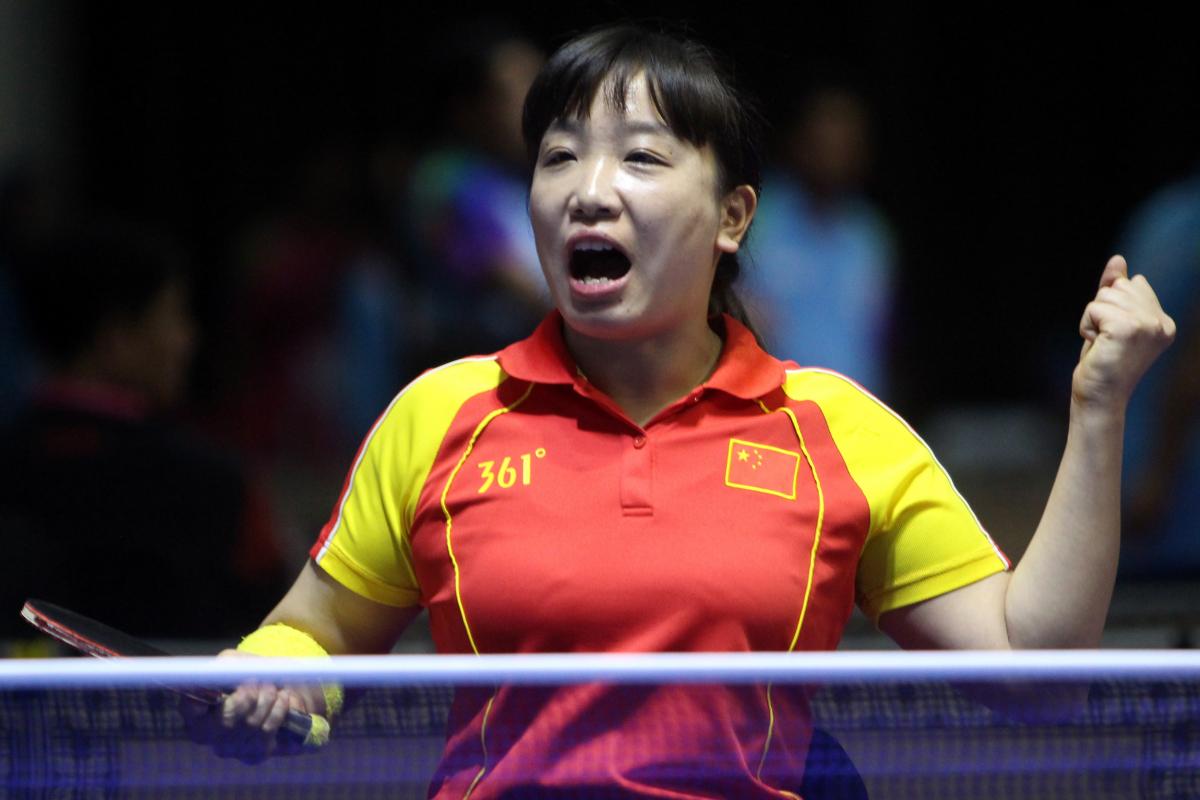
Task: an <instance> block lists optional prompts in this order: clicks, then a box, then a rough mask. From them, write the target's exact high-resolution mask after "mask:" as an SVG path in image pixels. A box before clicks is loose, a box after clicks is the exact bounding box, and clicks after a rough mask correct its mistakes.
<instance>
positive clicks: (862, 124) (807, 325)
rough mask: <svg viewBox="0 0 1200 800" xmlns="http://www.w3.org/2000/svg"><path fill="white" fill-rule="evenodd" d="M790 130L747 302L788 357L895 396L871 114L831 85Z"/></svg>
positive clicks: (753, 237)
mask: <svg viewBox="0 0 1200 800" xmlns="http://www.w3.org/2000/svg"><path fill="white" fill-rule="evenodd" d="M782 133H783V141H782V142H781V145H780V148H779V153H778V164H777V166H776V168H775V169H774V170H771V171H768V173H767V174H766V176H765V177H764V180H763V191H762V200H761V203H760V204H759V209H758V214H757V215H756V216H755V218H754V225H753V227H752V228H751V231H750V237H749V239H748V240H747V247H748V249H749V252H750V254H751V256H752V262H751V264H750V265H749V267H748V269H747V271H746V295H747V305H748V307H749V309H750V312H751V314H753V315H754V318H755V320H756V322H758V323H759V326H760V330H761V331H762V334H763V337H764V339H765V340H766V343H767V346H768V348H769V349H770V350H771V352H773V353H775V354H776V355H778V356H779V357H780V358H788V359H793V360H795V361H798V362H799V363H801V364H805V365H815V366H823V367H829V368H830V369H834V370H837V371H838V372H842V373H844V374H845V375H847V376H849V377H851V378H853V379H854V380H856V381H858V382H859V383H861V384H862V385H864V386H866V387H867V388H868V389H870V390H871V391H872V392H874V393H876V394H879V395H882V396H885V397H886V396H887V393H888V386H887V363H886V362H887V342H886V334H887V332H888V322H889V317H890V314H891V310H892V309H891V304H892V281H893V275H894V272H895V254H894V250H893V243H892V236H891V233H890V231H889V230H888V226H887V223H886V221H885V220H884V218H883V216H882V215H881V214H880V213H879V212H878V211H877V210H876V209H875V208H874V206H872V205H871V203H870V201H868V200H867V199H866V197H865V196H864V195H863V194H862V185H863V180H864V178H865V176H866V174H867V170H868V167H869V164H870V155H871V143H870V130H869V124H868V113H867V108H866V106H865V104H864V101H863V100H862V98H861V97H859V96H858V95H857V94H855V93H854V92H852V91H850V90H848V89H844V88H839V87H835V86H824V87H821V88H818V89H816V90H814V91H812V92H811V93H810V94H808V95H807V96H806V99H804V101H803V102H801V103H800V104H799V105H798V106H797V108H796V110H795V111H794V112H793V113H792V115H791V116H790V118H789V119H788V120H787V122H786V123H785V124H784V126H783V128H782Z"/></svg>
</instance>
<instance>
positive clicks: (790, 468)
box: [725, 439, 800, 500]
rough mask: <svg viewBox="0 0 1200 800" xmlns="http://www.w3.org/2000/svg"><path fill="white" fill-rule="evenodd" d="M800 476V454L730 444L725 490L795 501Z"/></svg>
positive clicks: (754, 444) (757, 445)
mask: <svg viewBox="0 0 1200 800" xmlns="http://www.w3.org/2000/svg"><path fill="white" fill-rule="evenodd" d="M799 474H800V454H799V453H797V452H794V451H792V450H783V449H781V448H778V447H773V446H771V445H769V444H760V443H758V442H747V441H743V440H742V439H730V440H729V455H728V457H727V460H726V462H725V485H726V486H730V487H732V488H734V489H747V490H749V491H752V492H763V493H765V494H773V495H778V496H779V497H783V498H786V499H788V500H795V499H796V480H797V477H798V476H799Z"/></svg>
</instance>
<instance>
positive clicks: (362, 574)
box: [310, 357, 504, 606]
mask: <svg viewBox="0 0 1200 800" xmlns="http://www.w3.org/2000/svg"><path fill="white" fill-rule="evenodd" d="M503 379H504V373H503V372H502V371H501V369H500V366H499V364H498V363H497V361H496V359H495V358H494V357H484V358H474V359H464V360H462V361H455V362H451V363H450V364H446V365H445V366H442V367H438V368H436V369H433V370H430V371H429V372H426V373H425V374H424V375H422V376H421V377H419V378H417V379H416V380H415V381H413V382H412V383H411V384H409V385H408V386H407V387H405V388H404V390H403V391H401V392H400V394H398V395H397V396H396V398H395V399H394V400H393V401H392V403H391V405H389V406H388V408H387V410H386V411H385V412H384V413H383V415H382V416H381V417H380V418H379V420H378V421H377V422H376V423H375V426H374V427H373V428H372V429H371V431H370V433H368V434H367V437H366V440H365V441H364V442H363V445H362V447H361V449H360V450H359V454H358V456H357V458H356V459H355V462H354V465H353V467H351V469H350V474H349V476H348V477H347V479H346V486H345V488H344V489H343V490H342V496H341V498H340V499H339V501H338V505H337V506H336V507H335V509H334V513H333V516H332V518H331V519H330V521H329V522H328V524H326V525H325V527H324V528H323V529H322V531H321V535H320V537H319V538H318V539H317V542H316V544H314V545H313V548H312V550H311V551H310V555H311V556H312V558H313V560H314V561H315V562H316V563H317V564H319V565H320V566H321V568H322V569H323V570H325V571H326V572H328V573H329V574H330V575H331V576H332V577H333V578H334V579H335V580H337V581H338V582H339V583H341V584H342V585H344V586H345V587H346V588H348V589H350V590H352V591H354V592H357V593H358V594H360V595H362V596H364V597H366V598H368V599H371V600H375V601H376V602H379V603H385V604H387V605H392V606H413V605H417V604H419V603H420V596H421V594H420V587H419V586H418V584H417V578H416V573H415V571H414V569H413V558H412V542H411V540H410V532H411V528H412V521H413V517H414V513H415V510H416V505H417V501H418V499H419V497H420V494H421V489H422V487H424V485H425V481H426V480H427V479H428V477H429V473H430V470H431V469H432V468H433V463H434V459H435V458H436V457H437V453H438V449H439V448H440V446H441V443H442V439H443V438H444V437H445V435H446V432H447V430H449V428H450V424H451V423H452V422H453V420H454V417H455V415H456V414H457V413H458V410H459V408H461V407H462V404H463V403H464V402H466V401H467V400H468V399H470V398H471V397H473V396H475V395H476V394H479V393H480V392H483V391H487V390H488V389H492V388H494V387H496V386H497V385H499V383H500V382H501V381H502V380H503Z"/></svg>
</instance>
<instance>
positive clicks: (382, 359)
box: [215, 140, 414, 567]
mask: <svg viewBox="0 0 1200 800" xmlns="http://www.w3.org/2000/svg"><path fill="white" fill-rule="evenodd" d="M367 163H368V158H367V156H366V154H365V153H362V154H360V153H357V152H356V151H355V150H354V149H353V148H352V147H351V146H350V145H349V144H346V143H343V142H340V141H337V140H328V141H326V142H323V143H322V144H320V145H319V146H317V147H315V148H313V149H312V150H311V151H310V152H309V153H308V154H307V155H306V156H304V157H303V159H302V160H301V162H300V164H299V166H298V168H297V169H296V171H295V178H294V181H293V183H292V185H291V186H290V187H289V188H290V191H289V193H288V197H287V200H286V202H285V203H284V204H282V206H281V207H280V208H279V209H278V210H276V211H273V212H271V214H270V215H269V216H268V217H267V219H266V220H265V221H264V222H263V223H261V224H259V225H258V226H257V227H256V228H254V229H253V230H252V231H251V233H250V234H249V235H248V236H247V237H246V238H245V240H244V243H243V254H242V263H243V265H244V272H243V275H242V281H241V285H240V287H239V288H238V289H237V295H236V299H235V300H234V301H233V303H232V306H233V307H234V309H235V310H234V312H233V316H234V319H233V320H232V322H231V324H230V328H231V337H232V338H231V340H230V341H228V342H226V345H227V347H228V348H229V352H228V363H229V364H230V368H231V370H232V372H233V373H234V374H233V375H232V376H231V384H232V385H231V387H230V389H229V391H228V392H227V396H226V397H224V398H223V400H222V401H221V404H220V405H221V408H220V410H219V411H218V412H217V416H218V419H217V420H216V423H215V424H216V426H217V427H218V429H220V430H221V432H222V435H223V436H224V437H225V438H227V439H228V440H230V441H232V442H233V443H235V444H236V446H237V447H238V448H239V449H240V450H241V451H242V452H244V453H246V454H247V455H248V456H249V457H251V458H252V459H253V460H254V463H255V464H257V465H258V466H259V467H260V468H261V469H263V470H264V471H265V472H266V473H267V474H268V475H269V476H270V486H271V507H272V509H273V513H274V517H275V519H276V520H278V521H279V524H280V525H281V527H282V530H283V534H284V538H285V543H286V545H287V547H288V554H289V556H291V557H295V559H296V561H297V562H299V561H300V560H301V559H302V558H303V557H304V551H305V550H306V548H307V543H308V542H309V541H310V540H311V538H312V536H313V531H315V530H316V529H317V528H318V527H320V525H321V524H322V523H323V522H324V520H325V519H326V518H327V517H328V514H329V508H330V507H331V504H332V503H333V501H334V499H335V495H334V492H336V490H337V487H338V486H339V485H340V478H341V476H342V474H344V471H345V469H346V468H347V466H348V464H349V461H350V459H351V458H352V457H353V454H354V451H355V448H356V447H357V445H358V443H359V441H360V440H361V438H362V436H363V434H364V433H365V432H366V431H367V430H368V429H369V427H370V426H371V424H372V423H373V422H374V420H375V418H376V417H377V416H378V415H379V413H380V412H381V411H382V410H383V408H384V407H385V406H386V405H387V404H388V402H389V401H390V400H391V398H392V397H393V396H394V395H395V393H396V392H397V391H398V390H399V389H400V387H401V386H402V385H403V384H404V382H405V381H406V380H407V379H408V377H409V376H410V373H411V367H410V366H409V364H410V355H409V347H410V345H409V341H410V338H411V337H410V328H411V326H412V325H413V320H412V318H411V317H412V314H411V309H412V307H413V306H414V303H412V302H411V301H410V300H409V299H408V293H409V290H408V288H407V286H406V284H405V282H404V280H403V278H402V276H401V274H400V269H399V266H398V265H397V264H396V262H395V260H394V259H393V258H392V257H391V256H390V255H389V254H388V253H387V251H386V250H385V249H384V248H383V247H382V245H381V244H380V243H379V240H380V239H381V237H380V236H378V235H377V232H376V231H375V230H374V229H373V228H372V224H371V223H372V221H373V219H374V215H373V214H372V205H371V196H370V194H371V193H370V181H369V175H370V172H369V170H368V168H367ZM297 567H298V563H297Z"/></svg>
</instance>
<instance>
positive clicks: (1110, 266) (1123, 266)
mask: <svg viewBox="0 0 1200 800" xmlns="http://www.w3.org/2000/svg"><path fill="white" fill-rule="evenodd" d="M1128 277H1129V264H1127V263H1126V262H1125V256H1119V255H1118V256H1113V257H1112V258H1110V259H1108V263H1107V264H1105V265H1104V272H1103V273H1102V274H1101V275H1100V286H1101V287H1104V286H1112V284H1113V283H1114V282H1115V281H1116V280H1117V278H1128Z"/></svg>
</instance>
